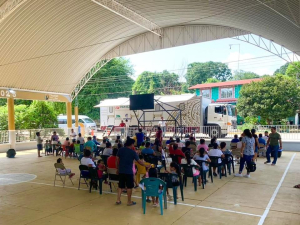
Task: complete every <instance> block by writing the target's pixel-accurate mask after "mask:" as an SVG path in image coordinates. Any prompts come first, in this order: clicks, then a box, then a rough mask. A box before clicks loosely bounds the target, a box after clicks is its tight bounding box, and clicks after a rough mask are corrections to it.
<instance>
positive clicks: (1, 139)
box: [0, 130, 9, 144]
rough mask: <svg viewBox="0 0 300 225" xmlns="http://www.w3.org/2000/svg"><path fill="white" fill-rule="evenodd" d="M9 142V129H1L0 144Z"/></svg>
mask: <svg viewBox="0 0 300 225" xmlns="http://www.w3.org/2000/svg"><path fill="white" fill-rule="evenodd" d="M8 142H9V134H8V130H0V144H5V143H8Z"/></svg>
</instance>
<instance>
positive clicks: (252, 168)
mask: <svg viewBox="0 0 300 225" xmlns="http://www.w3.org/2000/svg"><path fill="white" fill-rule="evenodd" d="M246 169H247V171H248V172H251V173H253V172H255V170H256V163H255V162H253V161H251V162H250V163H247V164H246Z"/></svg>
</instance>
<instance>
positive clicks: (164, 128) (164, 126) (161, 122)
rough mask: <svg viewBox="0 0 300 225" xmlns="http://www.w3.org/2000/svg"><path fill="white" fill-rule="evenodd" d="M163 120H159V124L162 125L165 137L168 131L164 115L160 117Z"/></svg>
mask: <svg viewBox="0 0 300 225" xmlns="http://www.w3.org/2000/svg"><path fill="white" fill-rule="evenodd" d="M160 119H161V120H160V121H159V122H158V125H159V126H160V128H161V129H162V135H163V137H165V133H166V126H167V124H166V121H165V120H164V118H163V117H161V118H160Z"/></svg>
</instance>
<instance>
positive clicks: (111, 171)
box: [107, 168, 119, 192]
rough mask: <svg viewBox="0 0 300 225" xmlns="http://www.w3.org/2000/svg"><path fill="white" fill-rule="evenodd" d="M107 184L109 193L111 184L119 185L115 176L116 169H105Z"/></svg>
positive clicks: (117, 176) (117, 177)
mask: <svg viewBox="0 0 300 225" xmlns="http://www.w3.org/2000/svg"><path fill="white" fill-rule="evenodd" d="M107 176H108V179H107V182H108V183H109V187H110V192H112V188H111V184H112V183H113V184H114V183H116V184H119V175H117V169H113V168H107Z"/></svg>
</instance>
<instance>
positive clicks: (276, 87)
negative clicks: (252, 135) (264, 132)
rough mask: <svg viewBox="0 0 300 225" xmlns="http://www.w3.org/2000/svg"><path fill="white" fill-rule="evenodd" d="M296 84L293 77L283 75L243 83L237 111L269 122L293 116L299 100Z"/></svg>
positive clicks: (299, 92)
mask: <svg viewBox="0 0 300 225" xmlns="http://www.w3.org/2000/svg"><path fill="white" fill-rule="evenodd" d="M298 85H299V82H297V81H296V79H295V78H291V77H288V76H285V75H277V76H272V77H271V76H270V77H266V78H264V79H263V80H262V81H261V82H255V83H254V82H252V83H250V84H247V85H243V87H242V89H241V91H240V98H239V100H238V102H237V109H238V112H239V114H240V115H241V116H243V117H246V116H250V117H257V116H261V117H262V119H264V120H266V121H267V122H268V123H269V124H270V122H271V121H279V120H281V119H284V118H287V117H290V116H294V115H295V112H296V110H298V109H299V102H300V88H299V87H298Z"/></svg>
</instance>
